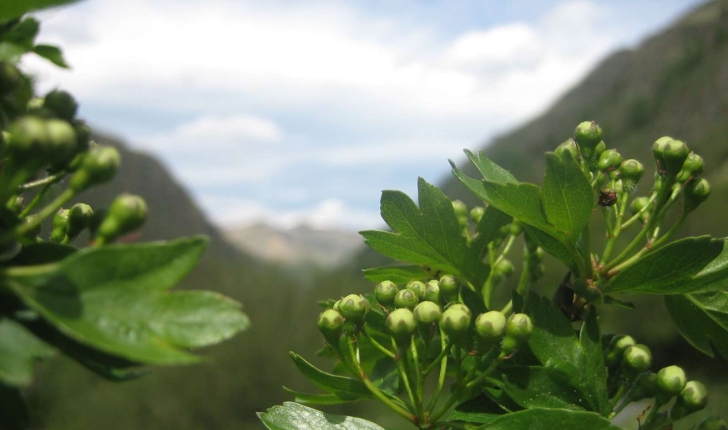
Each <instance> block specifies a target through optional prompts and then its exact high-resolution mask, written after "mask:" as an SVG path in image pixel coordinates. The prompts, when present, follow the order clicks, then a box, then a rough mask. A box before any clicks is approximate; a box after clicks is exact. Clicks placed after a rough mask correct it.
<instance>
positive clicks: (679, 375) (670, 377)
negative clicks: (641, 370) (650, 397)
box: [657, 366, 687, 397]
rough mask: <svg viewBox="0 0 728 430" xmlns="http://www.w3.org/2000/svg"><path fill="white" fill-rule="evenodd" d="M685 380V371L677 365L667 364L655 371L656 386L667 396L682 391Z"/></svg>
mask: <svg viewBox="0 0 728 430" xmlns="http://www.w3.org/2000/svg"><path fill="white" fill-rule="evenodd" d="M686 382H687V380H686V378H685V371H684V370H682V369H681V368H680V367H678V366H668V367H665V368H663V369H661V370H660V371H659V372H657V388H658V389H659V390H660V393H662V394H664V395H666V396H667V397H672V396H674V395H675V394H677V393H679V392H680V391H682V389H683V388H685V384H686Z"/></svg>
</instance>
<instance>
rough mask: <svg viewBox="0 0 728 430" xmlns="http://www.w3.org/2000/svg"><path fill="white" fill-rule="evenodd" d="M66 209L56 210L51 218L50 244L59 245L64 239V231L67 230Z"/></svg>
mask: <svg viewBox="0 0 728 430" xmlns="http://www.w3.org/2000/svg"><path fill="white" fill-rule="evenodd" d="M68 212H69V210H68V209H63V208H61V209H58V212H56V214H55V215H54V216H53V231H52V232H51V238H50V239H51V242H55V243H61V242H63V239H65V238H66V230H68Z"/></svg>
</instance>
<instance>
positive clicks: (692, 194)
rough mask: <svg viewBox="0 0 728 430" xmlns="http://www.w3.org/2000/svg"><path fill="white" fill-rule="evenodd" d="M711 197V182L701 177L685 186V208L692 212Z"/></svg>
mask: <svg viewBox="0 0 728 430" xmlns="http://www.w3.org/2000/svg"><path fill="white" fill-rule="evenodd" d="M708 197H710V183H709V182H708V181H707V180H706V179H704V178H700V179H699V180H696V181H691V182H690V183H689V184H687V185H686V186H685V210H686V211H688V212H692V211H694V210H695V209H697V208H698V206H700V205H701V204H702V203H703V202H704V201H706V200H707V199H708Z"/></svg>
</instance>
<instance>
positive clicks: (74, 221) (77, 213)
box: [66, 203, 94, 240]
mask: <svg viewBox="0 0 728 430" xmlns="http://www.w3.org/2000/svg"><path fill="white" fill-rule="evenodd" d="M93 217H94V211H93V209H91V206H89V205H87V204H85V203H77V204H75V205H73V206H72V207H71V209H70V210H69V212H68V229H67V230H66V235H67V236H68V240H73V239H75V238H76V237H78V235H79V234H81V232H83V231H84V230H86V229H87V228H88V227H89V226H90V225H91V220H92V219H93Z"/></svg>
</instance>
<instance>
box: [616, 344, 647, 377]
mask: <svg viewBox="0 0 728 430" xmlns="http://www.w3.org/2000/svg"><path fill="white" fill-rule="evenodd" d="M623 358H624V364H625V366H627V368H629V369H631V370H632V371H634V372H636V373H642V372H644V371H645V370H647V369H649V368H650V366H652V353H651V352H650V348H648V347H647V346H645V345H632V346H630V347H629V348H627V349H626V350H625V351H624V356H623Z"/></svg>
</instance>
